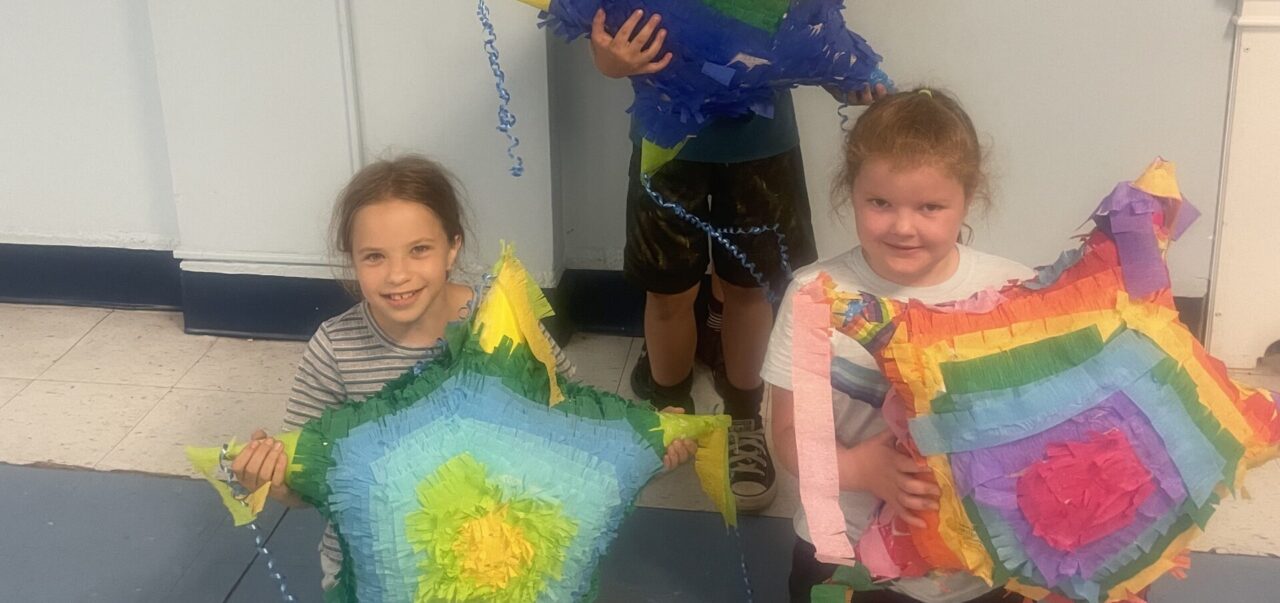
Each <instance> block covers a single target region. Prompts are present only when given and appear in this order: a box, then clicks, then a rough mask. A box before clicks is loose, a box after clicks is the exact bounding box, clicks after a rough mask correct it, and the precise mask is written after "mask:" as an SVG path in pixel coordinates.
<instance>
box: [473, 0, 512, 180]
mask: <svg viewBox="0 0 1280 603" xmlns="http://www.w3.org/2000/svg"><path fill="white" fill-rule="evenodd" d="M476 16H477V17H479V18H480V26H481V27H483V28H484V34H485V39H484V51H485V52H486V53H487V54H488V55H489V67H490V68H491V69H492V70H493V79H494V86H495V87H496V88H497V89H498V131H499V132H502V133H503V134H506V135H507V141H508V142H510V143H511V144H509V145H507V157H508V158H510V159H511V170H510V171H511V175H512V176H515V177H517V178H518V177H520V176H522V175H523V174H524V159H522V158H521V157H520V156H519V155H517V154H516V147H518V146H520V139H519V138H516V135H515V134H513V133H512V130H513V129H514V128H515V125H516V116H515V114H514V113H512V112H511V92H509V91H508V90H507V74H506V72H504V71H503V70H502V65H501V64H500V63H499V62H498V44H497V42H498V32H497V31H495V30H494V28H493V21H490V20H489V6H488V5H486V4H485V3H484V0H479V2H478V4H477V5H476Z"/></svg>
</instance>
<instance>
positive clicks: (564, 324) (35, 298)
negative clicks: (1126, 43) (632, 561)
mask: <svg viewBox="0 0 1280 603" xmlns="http://www.w3.org/2000/svg"><path fill="white" fill-rule="evenodd" d="M709 292H710V287H709V286H707V283H705V282H704V286H703V287H702V290H701V291H700V292H699V303H698V304H697V308H698V315H699V317H701V316H702V313H703V312H704V311H705V310H704V308H705V300H706V298H707V296H708V295H709V294H710V293H709ZM546 293H547V297H548V298H549V299H550V300H551V302H552V305H553V306H554V307H555V308H556V312H557V315H556V317H554V318H551V319H549V320H547V321H546V326H547V328H548V330H549V331H551V334H552V336H553V337H555V339H556V340H557V341H559V342H561V343H562V344H564V343H567V342H568V340H569V337H570V336H571V335H572V334H573V332H574V331H578V330H581V331H585V332H590V333H603V334H610V335H622V336H628V337H640V336H643V334H644V298H645V294H644V291H643V290H641V289H639V288H637V287H635V286H634V285H632V284H631V283H628V282H627V280H626V279H625V278H624V277H623V274H622V272H621V271H617V270H577V269H574V270H566V271H565V272H564V274H563V275H562V276H561V278H560V284H559V286H558V287H557V288H556V289H554V290H547V291H546ZM0 301H6V302H21V303H37V304H62V305H77V306H103V307H112V308H162V309H181V310H182V312H183V315H184V317H185V323H186V329H187V331H188V332H191V333H200V334H210V335H226V336H233V337H255V338H268V339H294V340H306V339H308V338H309V337H311V334H312V333H314V332H315V330H316V327H318V326H319V325H320V323H321V322H323V321H324V320H325V319H327V318H329V317H331V316H334V315H336V314H338V313H341V312H342V311H344V310H346V309H347V308H350V307H351V305H352V304H353V303H355V298H354V297H352V296H351V295H350V294H349V293H347V291H346V290H345V289H344V288H343V287H342V285H340V284H339V283H338V282H336V281H333V280H329V279H313V278H295V277H283V276H260V275H247V274H221V273H210V272H183V271H182V270H181V269H180V268H179V262H178V260H176V259H174V257H173V253H172V252H169V251H149V250H135V249H114V248H103V247H69V246H58V245H14V244H0ZM1174 301H1175V302H1176V304H1177V307H1178V313H1179V314H1180V315H1181V317H1182V321H1183V322H1184V323H1185V324H1186V325H1187V326H1188V327H1190V328H1191V331H1192V332H1193V333H1195V334H1196V335H1197V336H1203V334H1204V327H1205V316H1204V311H1205V300H1204V298H1199V297H1178V298H1175V300H1174Z"/></svg>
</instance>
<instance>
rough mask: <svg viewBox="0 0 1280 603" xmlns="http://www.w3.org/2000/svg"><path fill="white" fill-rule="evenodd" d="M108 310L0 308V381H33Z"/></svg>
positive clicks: (13, 306) (47, 307) (105, 314)
mask: <svg viewBox="0 0 1280 603" xmlns="http://www.w3.org/2000/svg"><path fill="white" fill-rule="evenodd" d="M110 313H111V311H110V310H101V309H98V308H72V307H66V306H27V305H19V304H0V377H8V378H13V379H35V378H36V377H39V376H40V374H41V373H43V372H45V370H47V369H48V368H49V367H51V366H53V363H54V362H57V361H58V359H59V358H61V357H62V355H63V354H66V353H67V350H70V349H71V347H72V346H74V345H75V344H76V342H77V341H80V338H82V337H84V336H85V334H86V333H88V332H89V330H90V329H92V328H93V327H94V325H96V324H98V322H100V321H101V320H102V319H103V317H105V316H107V315H108V314H110Z"/></svg>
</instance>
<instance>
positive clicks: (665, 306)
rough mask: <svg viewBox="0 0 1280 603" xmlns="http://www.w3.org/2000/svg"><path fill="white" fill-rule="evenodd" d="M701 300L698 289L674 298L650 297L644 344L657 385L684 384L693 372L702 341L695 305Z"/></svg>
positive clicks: (672, 295) (696, 286) (657, 295)
mask: <svg viewBox="0 0 1280 603" xmlns="http://www.w3.org/2000/svg"><path fill="white" fill-rule="evenodd" d="M697 296H698V285H694V286H693V287H692V288H690V289H689V290H687V291H683V292H681V293H675V294H671V295H666V294H661V293H652V292H650V293H648V294H646V298H645V304H644V340H645V345H646V346H647V348H648V352H649V366H650V370H651V371H652V373H653V381H654V382H655V383H656V384H658V385H660V386H670V385H675V384H678V383H681V382H682V381H684V380H685V379H686V378H687V377H688V376H689V373H690V372H692V371H693V353H694V348H695V344H696V343H697V339H698V331H697V326H696V321H695V319H694V315H693V302H694V299H695V298H696V297H697Z"/></svg>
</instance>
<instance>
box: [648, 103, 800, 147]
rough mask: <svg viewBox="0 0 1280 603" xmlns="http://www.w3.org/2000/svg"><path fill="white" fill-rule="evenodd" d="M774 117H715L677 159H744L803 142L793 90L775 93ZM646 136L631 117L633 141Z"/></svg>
mask: <svg viewBox="0 0 1280 603" xmlns="http://www.w3.org/2000/svg"><path fill="white" fill-rule="evenodd" d="M773 103H774V108H773V118H768V117H764V116H761V115H756V114H754V113H752V114H750V115H745V116H742V117H732V118H721V119H715V120H712V121H711V122H710V123H708V124H707V125H706V127H704V128H703V129H702V131H701V132H699V133H698V135H697V136H694V137H693V138H691V139H689V142H688V143H686V144H685V145H684V148H682V149H680V154H679V155H677V156H676V159H680V160H683V161H700V162H705V163H742V162H744V161H754V160H756V159H764V158H766V157H773V156H775V155H781V154H782V153H785V152H787V151H790V150H791V149H794V148H795V147H796V145H799V144H800V131H799V130H798V129H797V128H796V109H795V104H794V103H793V102H792V100H791V90H790V89H789V88H783V89H779V90H776V91H775V94H774V101H773ZM641 138H642V136H641V133H640V132H639V128H638V127H637V125H636V121H635V119H632V120H631V141H632V142H633V143H635V144H640V139H641Z"/></svg>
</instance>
